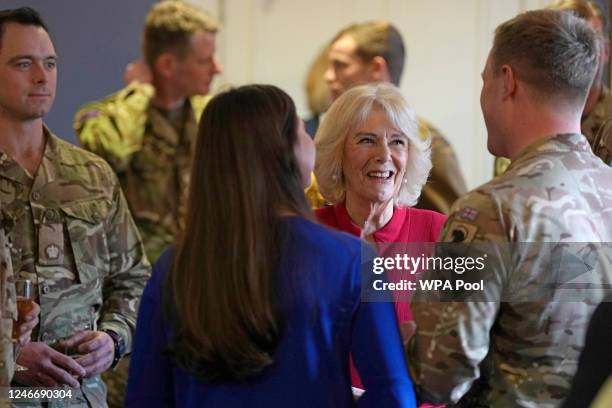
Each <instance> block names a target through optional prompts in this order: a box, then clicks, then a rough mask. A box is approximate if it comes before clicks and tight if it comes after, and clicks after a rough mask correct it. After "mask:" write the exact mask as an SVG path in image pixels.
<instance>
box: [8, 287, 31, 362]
mask: <svg viewBox="0 0 612 408" xmlns="http://www.w3.org/2000/svg"><path fill="white" fill-rule="evenodd" d="M15 293H16V295H17V320H16V321H15V322H14V323H13V337H12V339H13V343H14V345H13V350H14V352H15V360H17V357H18V356H19V351H20V347H19V336H18V333H17V330H18V328H19V325H21V324H22V323H23V322H24V321H25V316H26V315H27V314H28V312H29V311H30V310H31V309H32V307H33V305H32V302H33V300H32V281H31V280H29V279H17V280H16V281H15ZM26 370H27V368H26V367H23V366H21V365H19V364H15V371H26Z"/></svg>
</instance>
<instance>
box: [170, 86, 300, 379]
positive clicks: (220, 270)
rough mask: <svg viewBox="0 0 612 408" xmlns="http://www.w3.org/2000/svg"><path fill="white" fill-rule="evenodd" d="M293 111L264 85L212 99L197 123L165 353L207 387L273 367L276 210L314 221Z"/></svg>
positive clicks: (277, 326)
mask: <svg viewBox="0 0 612 408" xmlns="http://www.w3.org/2000/svg"><path fill="white" fill-rule="evenodd" d="M297 120H298V119H297V115H296V111H295V105H294V104H293V101H292V100H291V98H290V97H289V96H288V95H287V94H286V93H285V92H283V91H282V90H280V89H278V88H276V87H274V86H271V85H250V86H243V87H240V88H237V89H231V90H229V91H226V92H224V93H221V94H219V95H217V96H215V97H214V98H213V99H212V100H211V101H210V102H209V104H208V106H207V107H206V109H205V111H204V113H203V115H202V119H201V122H200V128H199V134H198V141H197V145H196V152H195V157H194V162H193V163H194V164H193V166H194V167H193V171H192V175H191V186H190V188H191V190H190V196H189V208H188V215H187V222H186V228H185V232H184V236H183V237H182V238H181V239H180V240H179V244H178V248H177V251H176V255H175V261H174V267H173V269H172V271H171V273H170V276H169V281H168V282H169V285H170V288H171V291H170V296H171V299H172V302H171V304H172V306H171V308H172V312H171V313H172V316H173V317H175V318H176V320H175V322H173V324H175V327H176V331H175V334H174V336H173V338H172V339H171V342H170V347H169V351H170V354H171V355H172V356H173V357H174V358H175V360H176V362H177V364H178V365H179V367H181V368H182V369H184V370H186V371H188V372H190V373H192V374H195V375H197V376H198V377H199V378H201V379H203V380H206V381H231V380H242V379H246V378H249V377H251V376H253V375H255V374H257V373H260V372H261V371H262V370H263V369H264V368H265V367H267V366H269V365H270V364H271V363H272V362H273V355H274V350H275V349H276V345H277V343H278V340H279V338H280V335H281V332H282V327H283V321H282V317H281V315H280V312H279V310H278V305H277V292H276V281H277V279H276V274H277V268H278V263H279V254H280V252H281V250H282V231H281V222H280V221H281V214H282V213H283V212H284V213H287V212H288V213H292V214H296V215H301V216H304V217H306V218H310V217H311V211H310V207H309V205H308V202H307V201H306V198H305V196H304V193H303V190H302V178H301V175H300V170H299V165H298V162H297V160H296V157H295V154H294V146H295V144H296V141H297V124H298V122H297Z"/></svg>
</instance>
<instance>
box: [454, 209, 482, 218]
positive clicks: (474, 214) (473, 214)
mask: <svg viewBox="0 0 612 408" xmlns="http://www.w3.org/2000/svg"><path fill="white" fill-rule="evenodd" d="M478 215H480V212H479V211H478V210H476V209H474V208H471V207H465V208H464V209H463V210H461V212H460V213H459V217H461V218H463V219H464V220H469V221H476V218H478Z"/></svg>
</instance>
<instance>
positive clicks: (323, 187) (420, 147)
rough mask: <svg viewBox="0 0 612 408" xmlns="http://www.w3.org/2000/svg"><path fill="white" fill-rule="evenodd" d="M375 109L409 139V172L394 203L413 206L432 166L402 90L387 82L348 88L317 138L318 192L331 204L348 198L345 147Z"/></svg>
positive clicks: (327, 116)
mask: <svg viewBox="0 0 612 408" xmlns="http://www.w3.org/2000/svg"><path fill="white" fill-rule="evenodd" d="M375 108H380V109H382V111H383V112H384V113H385V115H386V116H387V118H388V119H389V121H390V122H391V124H393V126H394V127H395V128H397V130H399V131H401V132H402V134H403V135H404V136H406V138H407V139H408V159H407V160H406V171H405V173H404V179H403V180H402V183H401V187H400V189H399V191H398V192H397V193H396V195H395V197H394V203H395V204H396V205H401V206H407V207H410V206H413V205H414V204H416V202H417V200H418V198H419V196H420V194H421V189H422V187H423V185H424V184H425V182H426V181H427V177H428V176H429V172H430V170H431V166H432V165H431V158H430V149H429V141H422V140H421V139H420V137H419V131H418V124H417V118H416V113H415V112H414V110H413V109H412V108H411V107H410V106H409V105H408V101H407V100H406V98H405V97H404V96H403V95H402V93H401V91H400V90H399V89H398V88H397V87H395V86H394V85H391V84H388V83H384V82H381V83H378V84H370V85H360V86H356V87H353V88H351V89H349V90H348V91H346V92H344V93H343V94H342V95H341V96H340V97H339V98H338V99H337V100H336V101H335V102H334V103H332V105H331V107H330V108H329V110H328V111H327V113H326V114H325V117H324V118H323V121H322V122H321V126H320V127H319V130H318V131H317V135H316V137H315V144H316V146H317V155H316V162H315V175H316V177H317V181H318V183H319V189H320V191H321V194H323V196H324V197H325V199H326V200H328V201H330V202H332V203H338V202H341V201H343V200H344V199H345V197H346V184H345V181H344V176H343V173H342V166H343V162H344V144H345V141H346V138H347V137H348V136H349V134H350V133H351V132H353V131H354V130H355V129H356V128H357V127H359V126H361V125H362V124H364V123H365V122H366V121H367V120H368V117H369V116H370V114H371V113H372V111H373V110H374V109H375Z"/></svg>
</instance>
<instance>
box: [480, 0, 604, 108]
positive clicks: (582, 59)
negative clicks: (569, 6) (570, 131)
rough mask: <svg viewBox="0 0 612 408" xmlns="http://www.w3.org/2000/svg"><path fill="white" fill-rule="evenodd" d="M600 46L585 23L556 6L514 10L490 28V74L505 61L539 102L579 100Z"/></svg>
mask: <svg viewBox="0 0 612 408" xmlns="http://www.w3.org/2000/svg"><path fill="white" fill-rule="evenodd" d="M598 58H599V47H598V41H597V39H596V36H595V33H594V32H593V30H592V29H591V28H590V27H589V26H588V24H587V23H586V22H585V21H584V20H582V19H580V18H578V17H576V16H575V15H573V14H572V13H567V12H564V11H560V10H533V11H527V12H525V13H522V14H519V15H518V16H516V17H515V18H513V19H511V20H509V21H506V22H505V23H502V24H501V25H499V26H498V27H497V29H496V30H495V39H494V40H493V48H492V49H491V62H492V67H493V69H494V74H495V75H497V74H498V72H499V70H500V68H501V66H502V65H505V64H508V65H510V66H511V67H512V69H513V70H514V72H515V75H516V76H517V77H518V78H520V79H521V80H522V81H523V82H524V83H525V84H527V86H528V87H529V90H530V91H531V94H532V95H533V97H534V98H536V99H538V100H540V101H552V102H557V101H559V102H563V103H569V104H571V105H572V106H576V105H582V104H584V101H585V98H586V95H587V93H588V91H589V89H590V87H591V83H592V81H593V77H594V75H595V71H596V68H597V61H598Z"/></svg>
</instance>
